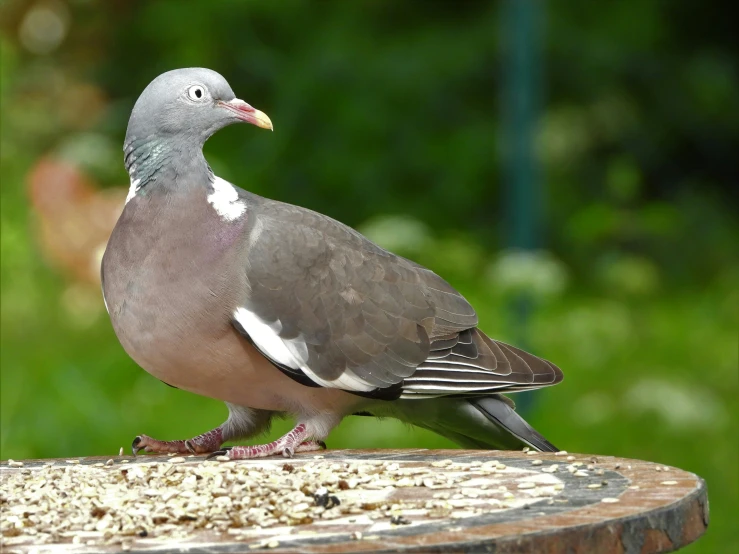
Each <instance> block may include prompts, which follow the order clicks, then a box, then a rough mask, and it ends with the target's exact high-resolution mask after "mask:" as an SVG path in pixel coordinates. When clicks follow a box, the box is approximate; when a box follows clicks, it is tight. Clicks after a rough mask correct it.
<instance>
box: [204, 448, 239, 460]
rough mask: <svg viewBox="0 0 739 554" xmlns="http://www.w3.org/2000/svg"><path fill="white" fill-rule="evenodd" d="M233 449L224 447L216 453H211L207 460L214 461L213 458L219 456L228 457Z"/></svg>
mask: <svg viewBox="0 0 739 554" xmlns="http://www.w3.org/2000/svg"><path fill="white" fill-rule="evenodd" d="M232 448H233V446H224V447H223V448H221V449H220V450H216V451H215V452H211V453H210V454H208V455H207V456H206V457H205V459H206V460H212V459H213V458H217V457H218V456H228V453H229V451H230V450H231V449H232Z"/></svg>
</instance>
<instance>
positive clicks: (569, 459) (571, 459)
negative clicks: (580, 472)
mask: <svg viewBox="0 0 739 554" xmlns="http://www.w3.org/2000/svg"><path fill="white" fill-rule="evenodd" d="M566 459H567V461H568V462H574V461H575V457H574V456H567V458H566Z"/></svg>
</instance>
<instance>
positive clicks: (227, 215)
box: [208, 176, 246, 221]
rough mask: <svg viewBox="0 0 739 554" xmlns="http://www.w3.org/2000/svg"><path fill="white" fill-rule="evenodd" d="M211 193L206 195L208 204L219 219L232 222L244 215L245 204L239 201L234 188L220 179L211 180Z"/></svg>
mask: <svg viewBox="0 0 739 554" xmlns="http://www.w3.org/2000/svg"><path fill="white" fill-rule="evenodd" d="M212 185H213V192H212V193H211V194H209V195H208V203H209V204H210V205H211V206H213V209H214V210H215V211H216V212H217V213H218V215H219V216H221V219H224V220H226V221H233V220H235V219H237V218H239V217H240V216H242V215H243V214H244V212H245V211H246V202H244V201H243V200H239V193H238V191H237V190H236V187H235V186H233V185H232V184H231V183H229V182H228V181H225V180H223V179H221V178H220V177H215V176H214V178H213V182H212Z"/></svg>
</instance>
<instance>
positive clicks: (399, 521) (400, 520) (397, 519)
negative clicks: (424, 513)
mask: <svg viewBox="0 0 739 554" xmlns="http://www.w3.org/2000/svg"><path fill="white" fill-rule="evenodd" d="M390 523H392V524H393V525H408V524H410V521H408V520H407V519H406V518H404V517H403V516H401V515H395V516H392V517H391V518H390Z"/></svg>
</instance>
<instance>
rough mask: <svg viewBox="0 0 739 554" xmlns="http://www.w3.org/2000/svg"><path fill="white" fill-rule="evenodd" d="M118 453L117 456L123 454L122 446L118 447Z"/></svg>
mask: <svg viewBox="0 0 739 554" xmlns="http://www.w3.org/2000/svg"><path fill="white" fill-rule="evenodd" d="M118 455H119V456H123V447H122V446H121V447H120V448H119V449H118Z"/></svg>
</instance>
